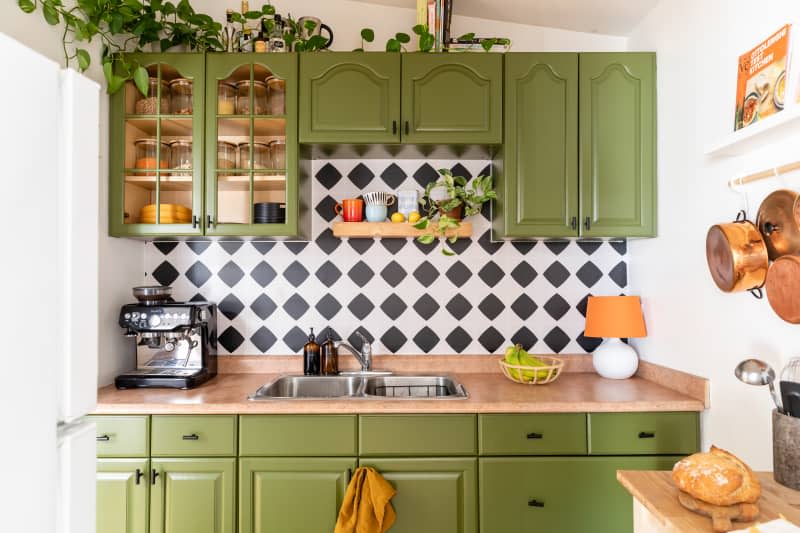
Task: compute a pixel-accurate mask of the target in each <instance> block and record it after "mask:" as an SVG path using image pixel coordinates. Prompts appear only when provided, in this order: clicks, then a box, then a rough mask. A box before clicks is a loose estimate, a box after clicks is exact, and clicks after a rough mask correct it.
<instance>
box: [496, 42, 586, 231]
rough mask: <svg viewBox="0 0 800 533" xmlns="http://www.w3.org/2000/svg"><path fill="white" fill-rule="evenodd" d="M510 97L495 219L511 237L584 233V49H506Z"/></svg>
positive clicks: (497, 184)
mask: <svg viewBox="0 0 800 533" xmlns="http://www.w3.org/2000/svg"><path fill="white" fill-rule="evenodd" d="M505 102H506V106H505V139H506V142H505V146H504V150H503V155H504V168H503V171H502V172H500V173H498V174H499V175H498V176H497V183H496V187H497V188H498V191H499V192H500V194H499V197H500V198H499V199H498V202H497V205H496V211H495V217H496V223H498V224H500V225H501V227H502V228H503V231H502V233H503V234H504V236H506V237H512V238H513V237H534V236H535V237H565V236H578V223H577V221H578V216H579V213H578V54H569V53H520V54H507V55H506V68H505ZM498 210H499V211H498Z"/></svg>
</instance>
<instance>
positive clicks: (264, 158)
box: [239, 142, 270, 170]
mask: <svg viewBox="0 0 800 533" xmlns="http://www.w3.org/2000/svg"><path fill="white" fill-rule="evenodd" d="M239 168H254V169H256V170H264V169H268V168H270V156H269V145H268V144H267V143H260V142H254V143H253V166H252V167H251V166H250V143H242V144H240V145H239Z"/></svg>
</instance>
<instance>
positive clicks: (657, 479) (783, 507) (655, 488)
mask: <svg viewBox="0 0 800 533" xmlns="http://www.w3.org/2000/svg"><path fill="white" fill-rule="evenodd" d="M671 474H672V473H671V472H656V471H638V472H634V471H629V470H620V471H619V472H617V480H619V482H620V483H621V484H622V486H624V487H625V489H627V491H628V492H630V493H631V495H632V496H633V497H634V498H636V499H637V500H638V501H639V502H640V503H641V504H642V505H644V506H645V507H646V508H647V510H648V511H650V513H651V514H652V515H653V517H654V518H655V520H657V521H658V524H657V525H658V527H660V528H661V529H659V531H670V532H675V533H701V532H705V531H708V532H709V533H710V532H712V531H713V528H712V527H711V519H710V518H708V517H705V516H701V515H699V514H696V513H693V512H691V511H689V510H688V509H685V508H684V507H683V506H682V505H681V504H680V503H679V502H678V489H677V488H676V487H675V484H674V483H673V482H672V475H671ZM756 475H757V476H758V480H759V481H760V482H761V498H760V499H759V501H758V507H759V510H760V511H761V512H760V515H759V517H758V522H761V523H763V522H768V521H770V520H774V519H776V518H778V517H779V516H783V517H784V518H786V519H787V520H788V521H789V522H791V523H793V524H795V525H800V491H796V490H792V489H790V488H788V487H784V486H783V485H779V484H778V483H777V482H776V481H775V479H774V478H773V477H772V472H756ZM752 525H754V522H733V527H734V529H736V530H738V529H746V528H747V527H749V526H752Z"/></svg>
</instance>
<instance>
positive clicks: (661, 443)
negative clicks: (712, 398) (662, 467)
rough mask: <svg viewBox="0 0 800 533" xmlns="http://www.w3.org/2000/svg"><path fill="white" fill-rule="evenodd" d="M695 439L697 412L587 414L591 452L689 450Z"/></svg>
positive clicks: (627, 452)
mask: <svg viewBox="0 0 800 533" xmlns="http://www.w3.org/2000/svg"><path fill="white" fill-rule="evenodd" d="M698 443H699V415H698V413H590V414H589V453H590V454H592V455H658V454H672V453H675V454H689V453H694V452H696V451H697V450H698V447H699V445H698Z"/></svg>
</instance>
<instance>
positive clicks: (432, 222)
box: [414, 168, 497, 256]
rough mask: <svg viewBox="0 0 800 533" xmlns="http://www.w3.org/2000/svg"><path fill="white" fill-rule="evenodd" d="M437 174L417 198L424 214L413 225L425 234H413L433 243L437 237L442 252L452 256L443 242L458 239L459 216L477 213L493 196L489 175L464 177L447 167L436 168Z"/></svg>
mask: <svg viewBox="0 0 800 533" xmlns="http://www.w3.org/2000/svg"><path fill="white" fill-rule="evenodd" d="M439 174H441V177H440V178H439V179H438V180H436V181H433V182H431V183H429V184H428V185H427V186H426V187H425V192H424V193H423V194H422V197H421V198H420V199H419V203H420V211H421V212H422V213H424V216H423V217H422V218H421V219H419V221H418V222H417V223H416V224H414V227H415V228H417V229H420V230H423V231H424V232H425V233H423V234H422V235H420V236H419V237H417V241H419V242H420V243H422V244H433V242H434V241H435V240H436V239H437V238H438V239H439V242H440V243H441V245H442V254H444V255H448V256H450V255H455V254H454V252H453V251H452V250H450V249H448V247H447V246H446V245H445V240H446V241H447V242H448V243H449V244H451V245H452V244H455V243H456V242H457V241H458V228H460V227H461V221H462V219H464V218H466V217H470V216H472V215H476V214H478V213H480V212H481V208H482V207H483V204H485V203H486V202H489V201H491V200H494V199H495V198H497V193H496V192H495V191H494V189H493V188H492V177H491V176H477V177H476V178H474V179H472V180H467V178H465V177H464V176H453V173H452V171H451V170H450V169H446V168H443V169H440V170H439Z"/></svg>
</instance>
